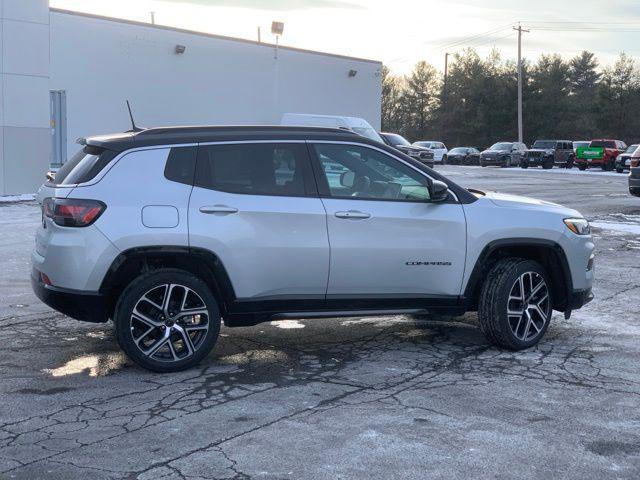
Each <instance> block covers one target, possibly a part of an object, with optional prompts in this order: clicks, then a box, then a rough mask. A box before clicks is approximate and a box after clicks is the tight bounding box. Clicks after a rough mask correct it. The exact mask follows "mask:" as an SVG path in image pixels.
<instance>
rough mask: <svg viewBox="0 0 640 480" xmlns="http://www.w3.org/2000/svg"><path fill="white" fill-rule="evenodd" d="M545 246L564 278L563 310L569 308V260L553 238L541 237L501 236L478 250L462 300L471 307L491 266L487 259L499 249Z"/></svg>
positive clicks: (571, 281)
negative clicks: (553, 256) (555, 260)
mask: <svg viewBox="0 0 640 480" xmlns="http://www.w3.org/2000/svg"><path fill="white" fill-rule="evenodd" d="M527 247H531V248H546V249H550V250H552V251H553V252H554V253H555V255H556V257H557V259H558V262H559V268H560V273H561V274H562V276H563V280H564V288H563V290H564V294H565V299H566V303H567V304H566V305H564V306H563V308H564V309H563V310H561V311H565V310H567V309H571V298H572V295H573V278H572V276H571V269H570V268H569V261H568V260H567V255H566V254H565V252H564V249H563V248H562V246H560V244H559V243H557V242H555V241H553V240H547V239H542V238H503V239H498V240H494V241H492V242H489V243H488V244H487V245H485V247H484V248H483V249H482V251H481V252H480V255H478V258H477V259H476V262H475V265H474V267H473V270H472V271H471V275H470V276H469V280H468V281H467V285H466V286H465V289H464V294H463V297H462V298H463V302H464V303H465V306H466V308H467V309H472V307H473V305H474V301H475V294H476V292H477V291H478V289H479V287H480V286H481V284H482V280H483V278H484V276H485V275H486V273H487V272H488V269H489V268H490V267H491V265H492V264H491V263H490V262H489V259H491V257H492V255H493V254H494V253H496V252H497V251H499V250H502V249H508V248H527Z"/></svg>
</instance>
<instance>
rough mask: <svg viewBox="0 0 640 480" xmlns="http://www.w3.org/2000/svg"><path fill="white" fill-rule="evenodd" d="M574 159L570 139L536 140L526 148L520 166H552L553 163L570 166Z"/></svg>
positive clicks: (546, 167) (565, 166) (564, 166)
mask: <svg viewBox="0 0 640 480" xmlns="http://www.w3.org/2000/svg"><path fill="white" fill-rule="evenodd" d="M574 160H575V153H574V151H573V142H572V141H570V140H536V141H535V142H534V143H533V146H532V147H531V148H530V149H529V150H527V151H526V152H525V154H524V157H523V158H522V161H521V162H520V167H522V168H528V167H542V168H544V169H549V168H553V166H554V165H557V166H559V167H563V168H572V167H573V161H574Z"/></svg>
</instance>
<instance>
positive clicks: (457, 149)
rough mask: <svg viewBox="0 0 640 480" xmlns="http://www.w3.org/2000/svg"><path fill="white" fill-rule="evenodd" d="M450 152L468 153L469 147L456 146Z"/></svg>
mask: <svg viewBox="0 0 640 480" xmlns="http://www.w3.org/2000/svg"><path fill="white" fill-rule="evenodd" d="M449 153H450V154H451V153H467V149H466V148H463V147H456V148H452V149H451V150H449Z"/></svg>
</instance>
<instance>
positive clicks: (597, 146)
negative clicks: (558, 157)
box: [575, 138, 627, 170]
mask: <svg viewBox="0 0 640 480" xmlns="http://www.w3.org/2000/svg"><path fill="white" fill-rule="evenodd" d="M626 149H627V144H626V143H624V142H623V141H622V140H613V139H609V138H600V139H596V140H591V142H590V143H589V147H587V148H578V149H577V153H576V160H575V164H576V165H577V166H578V168H579V169H580V170H585V169H587V168H590V167H600V168H602V170H613V169H614V168H615V164H616V157H617V156H618V155H620V154H621V153H623V152H624V151H625V150H626Z"/></svg>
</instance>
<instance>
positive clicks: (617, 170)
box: [616, 167, 624, 173]
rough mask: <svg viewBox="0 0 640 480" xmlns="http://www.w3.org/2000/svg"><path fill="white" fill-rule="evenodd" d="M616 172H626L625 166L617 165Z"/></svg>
mask: <svg viewBox="0 0 640 480" xmlns="http://www.w3.org/2000/svg"><path fill="white" fill-rule="evenodd" d="M616 172H618V173H624V168H620V167H616Z"/></svg>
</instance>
